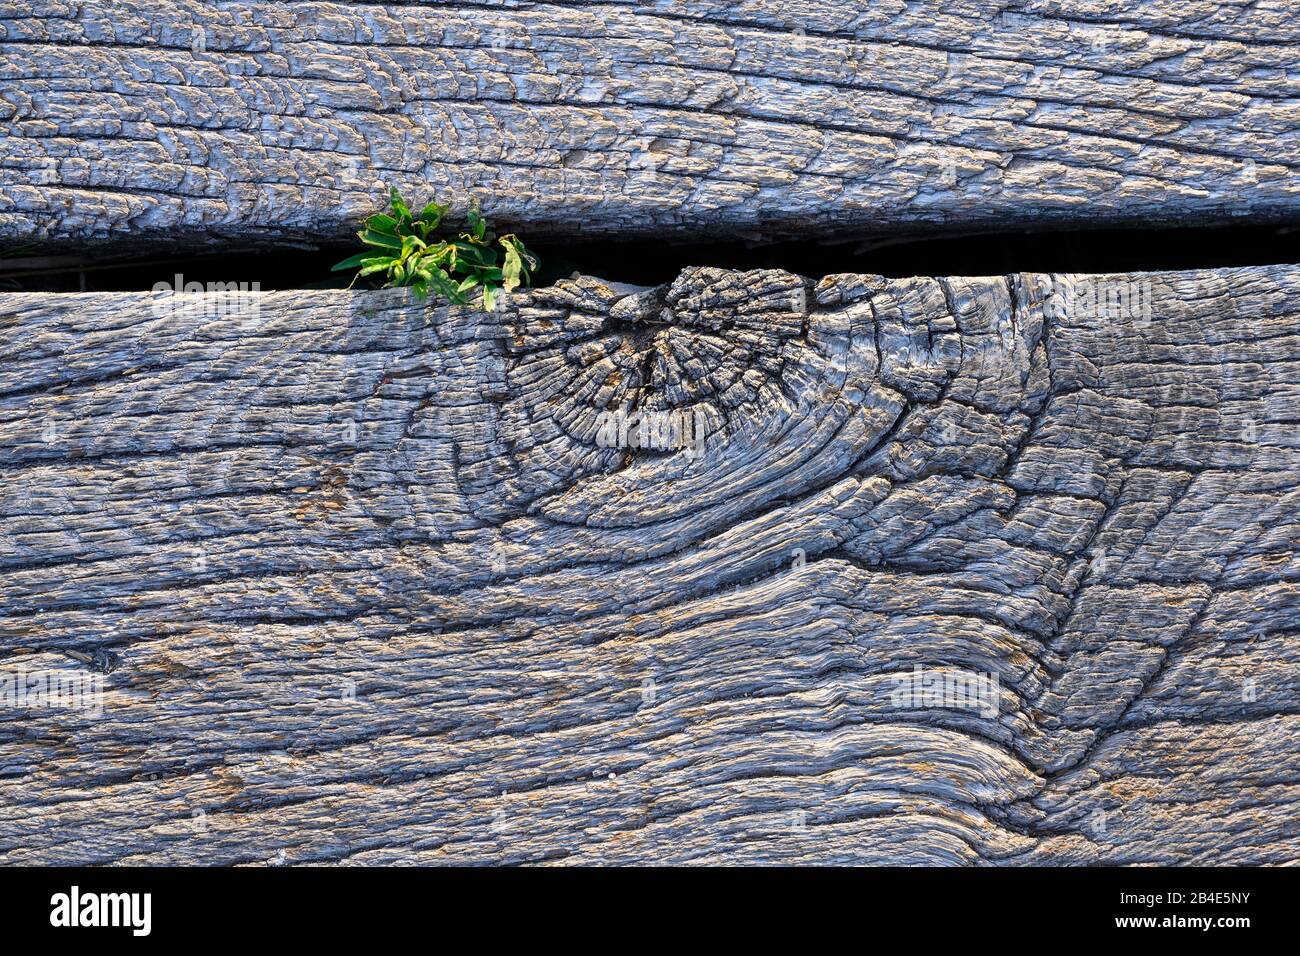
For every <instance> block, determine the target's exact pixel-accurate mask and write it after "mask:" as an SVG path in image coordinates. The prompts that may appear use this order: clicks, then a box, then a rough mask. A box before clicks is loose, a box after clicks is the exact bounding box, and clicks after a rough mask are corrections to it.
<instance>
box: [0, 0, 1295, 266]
mask: <svg viewBox="0 0 1300 956" xmlns="http://www.w3.org/2000/svg"><path fill="white" fill-rule="evenodd" d="M1298 60H1300V30H1298V29H1297V26H1296V22H1295V17H1294V9H1292V7H1291V5H1290V4H1288V3H1286V2H1285V0H1264V2H1252V3H1242V2H1236V0H1190V2H1183V0H1179V2H1177V3H1166V2H1149V0H1113V2H1111V0H1107V2H1099V0H1027V2H1020V3H1015V4H1010V5H1008V4H1007V3H1006V2H1005V0H956V2H954V0H921V2H915V3H906V4H903V3H892V2H891V3H872V4H863V3H861V2H858V0H819V2H817V3H806V2H781V0H748V2H742V3H732V2H726V3H723V2H720V0H629V2H608V3H585V2H576V0H569V2H554V3H531V2H530V3H524V2H510V3H500V4H494V5H492V6H491V7H487V6H484V5H482V4H461V3H452V2H431V3H423V4H397V3H388V4H370V3H367V4H357V5H348V4H328V3H300V2H292V3H271V2H239V3H215V4H213V3H203V2H198V0H175V2H174V0H166V2H164V0H95V2H81V0H78V2H73V0H36V2H34V3H33V2H32V0H22V2H8V0H6V2H3V3H0V119H3V121H4V122H3V126H0V157H2V159H0V239H10V240H30V239H57V240H64V241H67V240H74V239H75V240H85V239H102V238H117V239H121V238H123V237H134V238H137V239H147V238H150V237H152V238H155V239H159V238H161V239H163V240H166V241H172V240H174V239H175V238H176V237H177V236H178V235H180V236H185V237H186V238H188V239H198V238H204V239H220V238H223V237H224V238H229V237H232V236H235V237H238V238H240V239H248V238H250V237H257V236H268V237H269V236H279V237H284V236H308V237H322V236H324V237H330V236H342V235H345V234H347V233H348V232H349V231H350V230H351V229H352V228H353V224H354V223H355V222H356V220H357V219H358V218H359V217H360V216H361V215H362V214H364V213H366V212H369V211H372V210H373V207H374V205H375V204H376V202H377V201H378V200H379V197H380V196H381V195H382V192H383V190H382V188H381V184H382V183H385V182H387V183H393V184H396V185H399V186H402V187H403V188H404V189H406V190H408V191H409V192H410V193H412V194H416V195H420V196H424V195H427V194H429V193H430V192H436V193H437V194H438V195H440V196H442V197H444V198H451V199H453V200H454V201H455V202H456V203H457V204H458V205H459V204H462V203H464V202H465V201H466V200H467V199H468V197H470V196H471V195H476V196H478V197H480V198H481V199H482V201H483V203H484V208H485V209H486V210H487V211H488V212H489V213H490V214H491V215H492V216H493V217H494V218H495V219H496V220H499V221H501V222H503V223H505V224H507V225H510V226H515V227H520V228H526V229H528V230H530V232H532V233H534V234H537V233H550V234H568V235H576V234H601V235H617V236H622V237H628V236H633V235H647V236H655V237H666V236H671V235H674V234H689V235H692V236H696V237H699V236H706V235H726V236H734V235H735V234H736V233H737V232H739V233H742V234H750V235H756V236H806V235H807V234H808V233H809V231H810V230H818V231H826V232H840V233H849V232H862V231H866V230H883V229H892V228H898V227H907V226H916V225H918V224H947V225H955V226H962V227H976V226H992V227H994V228H997V229H1002V230H1005V229H1013V228H1019V227H1025V226H1034V225H1044V224H1048V223H1062V222H1064V223H1071V224H1099V223H1139V222H1140V223H1151V222H1181V221H1185V220H1189V219H1190V220H1196V221H1198V222H1205V221H1215V220H1225V219H1229V218H1231V217H1233V216H1237V215H1249V216H1251V217H1253V218H1254V219H1255V220H1265V219H1278V218H1283V217H1294V216H1295V214H1296V212H1297V210H1298V209H1300V184H1298V181H1297V176H1296V169H1297V167H1298V166H1300V136H1298V135H1297V132H1296V131H1297V128H1300V107H1298V106H1297V102H1298V101H1297V97H1298V96H1300V79H1297V76H1296V73H1295V70H1294V64H1295V63H1296V62H1297V61H1298Z"/></svg>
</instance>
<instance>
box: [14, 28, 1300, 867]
mask: <svg viewBox="0 0 1300 956" xmlns="http://www.w3.org/2000/svg"><path fill="white" fill-rule="evenodd" d="M372 9H373V8H372ZM227 12H229V11H227ZM291 15H293V11H290V12H289V13H287V14H286V16H291ZM337 16H338V17H343V16H344V14H342V13H340V14H338V15H337ZM331 22H333V21H331ZM1205 29H1207V30H1211V29H1218V28H1217V27H1212V26H1207V27H1205ZM1298 382H1300V268H1297V267H1292V266H1285V267H1284V266H1273V267H1256V268H1248V269H1239V270H1223V271H1203V272H1185V273H1157V274H1147V275H1127V276H1044V275H1025V274H1021V275H1012V276H1007V277H995V278H984V279H969V278H962V279H956V278H955V279H908V280H884V279H881V278H878V277H872V276H848V275H840V276H831V277H828V278H826V279H824V280H822V281H820V282H818V283H816V284H813V283H811V282H807V281H805V280H803V279H800V278H798V277H796V276H792V275H789V274H787V273H782V272H750V273H733V272H721V271H716V270H708V269H696V270H690V271H687V272H685V273H683V274H682V275H681V276H680V277H679V278H678V279H677V280H676V281H675V282H674V283H673V284H672V285H671V286H669V287H662V288H658V289H639V290H638V289H628V288H614V287H611V286H609V285H606V284H604V283H602V282H600V281H597V280H594V279H590V278H579V279H575V280H571V281H566V282H563V283H561V284H559V285H558V286H555V287H553V288H548V289H542V290H538V291H535V292H532V293H529V294H527V295H521V296H516V297H514V298H513V299H512V300H510V301H509V302H508V303H507V304H506V307H505V308H504V309H502V310H501V311H499V312H497V313H494V314H486V313H480V312H475V311H473V310H467V309H459V308H454V309H445V308H431V307H430V308H424V307H420V306H416V305H412V304H411V302H410V300H409V299H408V298H407V296H406V294H405V293H404V292H402V291H397V290H390V291H387V292H376V293H357V294H343V293H327V292H284V293H267V294H253V295H250V296H248V297H240V296H237V295H226V296H221V295H215V294H214V295H196V296H189V297H184V296H183V297H167V296H163V295H158V296H151V295H149V294H144V293H141V294H104V293H91V294H83V295H75V294H73V295H36V294H27V295H17V294H15V295H7V296H4V297H0V680H2V681H5V683H2V684H0V691H3V689H4V688H5V687H9V688H11V689H12V688H16V687H21V688H23V689H24V692H27V693H28V696H27V697H26V698H24V699H23V700H22V701H20V700H18V699H17V698H16V697H15V698H13V699H12V700H11V701H10V702H9V703H8V704H0V862H4V863H36V862H39V863H55V862H57V863H73V862H76V863H209V864H217V863H221V864H231V863H250V864H256V863H270V864H277V863H299V862H308V861H311V862H332V863H351V864H376V863H392V862H404V863H444V862H531V863H647V862H655V863H684V862H691V863H705V862H718V861H727V862H737V863H743V862H819V863H848V862H852V863H867V862H884V863H961V864H981V863H998V864H1008V863H1014V864H1040V863H1053V864H1057V863H1295V862H1296V861H1297V860H1298V859H1300V835H1297V831H1296V829H1295V819H1296V815H1297V812H1298V810H1300V807H1298V806H1297V803H1298V802H1300V789H1298V787H1297V780H1300V697H1298V696H1297V693H1298V692H1297V688H1298V687H1300V682H1298V680H1297V678H1298V677H1300V659H1298V657H1300V651H1298V650H1297V648H1298V647H1300V645H1298V644H1297V641H1296V636H1297V631H1298V630H1300V587H1298V586H1297V579H1298V578H1300V546H1298V545H1300V489H1298V488H1297V476H1298V475H1300V433H1298V432H1297V428H1296V423H1297V421H1298V420H1300V385H1297V383H1298ZM620 408H621V409H625V410H626V411H627V412H628V413H629V414H632V413H636V414H642V415H652V414H658V415H660V417H659V418H657V419H651V418H646V419H645V421H646V422H647V423H649V422H652V421H654V422H657V423H659V424H660V425H662V424H664V423H665V422H667V423H668V424H671V422H672V421H673V419H672V418H670V417H665V416H671V415H677V416H679V418H678V419H677V421H678V427H679V436H678V437H679V439H680V436H681V435H682V434H685V433H686V432H685V431H683V429H686V428H688V429H689V434H690V436H691V437H692V438H696V437H698V438H700V441H699V442H698V443H696V444H694V445H690V444H688V445H686V446H685V447H672V448H662V449H658V450H654V449H646V448H632V447H620V443H622V442H623V439H624V437H625V435H624V434H623V433H620V431H619V429H618V428H613V429H612V430H609V429H607V430H606V431H605V432H604V433H603V436H604V439H605V440H606V441H605V443H606V444H609V441H610V440H612V442H613V445H612V446H611V447H602V444H601V440H602V438H601V436H602V432H601V429H602V428H603V427H606V426H608V420H602V419H601V418H600V415H601V413H602V412H605V411H607V410H611V409H614V410H617V409H620ZM697 427H698V428H699V429H700V430H699V431H698V432H697V431H695V429H696V428H697ZM642 428H644V431H642V429H641V428H639V429H638V431H637V432H636V434H637V436H638V437H640V436H642V435H643V434H644V435H647V436H648V435H650V434H651V429H650V428H649V427H648V425H647V426H642ZM660 433H661V432H660V430H659V429H655V430H654V434H656V435H660ZM662 433H663V435H666V436H667V438H666V440H664V441H661V442H660V444H666V445H674V444H680V441H678V442H676V443H674V442H673V441H672V434H671V431H670V430H669V429H667V428H665V429H663V430H662ZM626 437H627V440H628V443H629V444H630V441H631V436H630V434H628V435H627V436H626ZM918 668H919V670H918ZM51 674H57V675H62V676H65V677H77V678H78V679H81V680H84V681H85V682H86V683H85V684H84V685H83V686H84V687H85V688H86V689H88V690H89V691H90V693H87V694H85V695H83V696H82V697H80V698H76V699H75V700H73V699H72V698H69V697H66V696H64V697H59V698H54V699H49V698H47V699H41V698H40V697H39V696H38V697H32V696H31V691H32V688H35V689H36V693H38V694H39V693H40V692H41V690H42V688H49V687H50V681H51V676H50V675H51ZM19 675H21V678H22V679H21V682H20V681H19ZM936 681H938V683H935V682H936ZM96 682H98V684H99V685H100V686H99V688H98V689H100V690H102V693H101V694H100V695H99V696H95V694H94V693H93V691H94V690H96V689H97V687H96ZM914 692H915V693H914ZM56 704H66V705H68V706H63V707H61V706H54V705H56Z"/></svg>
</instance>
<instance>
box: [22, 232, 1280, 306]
mask: <svg viewBox="0 0 1300 956" xmlns="http://www.w3.org/2000/svg"><path fill="white" fill-rule="evenodd" d="M526 238H527V237H525V239H526ZM533 248H534V251H536V252H537V254H538V256H539V257H540V258H541V261H542V269H541V272H540V274H539V275H538V276H537V283H536V284H538V285H548V284H550V283H552V282H554V281H556V280H557V279H559V278H562V277H564V276H568V275H571V274H572V273H574V272H582V273H585V274H587V275H593V276H598V277H600V278H603V279H607V280H610V281H613V282H625V283H631V284H635V285H658V284H660V283H663V282H671V281H672V280H673V279H674V278H676V276H677V275H678V274H679V273H680V272H681V271H682V269H684V268H685V267H687V266H716V267H719V268H727V269H785V270H788V271H790V272H794V273H798V274H800V275H804V276H808V277H810V278H814V279H816V278H820V277H821V276H824V275H829V274H831V273H836V272H861V273H874V274H878V275H884V276H888V277H904V276H914V275H928V276H961V275H967V276H972V275H1002V274H1006V273H1011V272H1093V273H1098V272H1100V273H1104V272H1148V271H1160V270H1178V269H1208V268H1229V267H1234V266H1250V265H1270V264H1276V263H1300V225H1291V226H1277V225H1266V226H1262V225H1250V226H1238V227H1232V226H1230V227H1204V228H1194V227H1187V228H1178V229H1103V230H1078V231H1053V232H1010V233H974V234H963V235H952V234H947V235H944V234H915V235H899V234H891V235H888V236H883V235H882V236H864V237H859V238H857V239H839V240H836V241H834V242H814V241H801V242H774V243H767V244H754V243H748V242H741V241H735V242H701V243H690V242H682V241H667V240H666V241H662V242H660V241H645V240H637V241H629V242H614V241H599V242H591V241H584V242H569V243H565V242H556V241H544V242H541V243H538V244H536V245H534V246H533ZM357 250H358V247H357V246H347V245H328V246H322V247H320V248H316V249H303V248H301V247H281V248H274V247H273V248H258V249H243V250H239V249H233V250H229V251H225V252H221V253H216V254H213V253H202V254H200V253H195V254H188V255H187V254H178V255H174V256H172V255H166V254H162V253H152V254H150V255H147V256H141V255H134V256H130V257H117V258H114V257H113V256H112V255H110V254H107V253H105V252H102V251H101V252H96V253H92V254H86V255H68V254H66V253H47V254H41V253H40V252H35V253H34V254H33V253H32V251H31V250H28V254H27V255H22V256H19V255H14V254H12V253H5V252H3V251H0V291H11V292H18V291H30V292H76V291H83V290H84V291H103V292H129V291H148V290H150V289H152V288H153V287H154V286H155V284H157V283H160V282H166V283H169V284H172V285H174V284H175V282H176V277H177V274H178V273H179V274H180V276H181V277H183V280H184V282H199V283H203V284H205V285H206V284H207V283H209V282H223V283H231V282H233V283H248V284H249V285H248V287H249V288H260V289H262V290H268V291H269V290H274V289H330V288H343V287H345V286H346V285H347V284H348V281H349V276H348V275H344V274H339V273H331V272H330V266H332V265H333V264H334V263H335V262H337V261H338V260H340V259H342V258H344V257H346V256H348V255H350V254H351V253H352V252H355V251H357ZM363 281H364V280H363ZM254 283H256V285H254ZM358 285H359V287H360V285H361V284H358ZM364 287H366V288H369V287H370V286H369V285H366V286H364Z"/></svg>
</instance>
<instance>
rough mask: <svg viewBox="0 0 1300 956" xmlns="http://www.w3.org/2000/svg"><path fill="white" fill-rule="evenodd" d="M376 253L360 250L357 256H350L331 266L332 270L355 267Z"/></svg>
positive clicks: (339, 270) (340, 270)
mask: <svg viewBox="0 0 1300 956" xmlns="http://www.w3.org/2000/svg"><path fill="white" fill-rule="evenodd" d="M372 255H374V253H371V252H358V253H357V254H356V255H355V256H348V257H347V258H346V259H344V260H343V261H342V262H339V263H336V264H335V265H333V266H331V267H330V272H342V271H343V270H344V269H355V268H356V267H357V266H359V265H361V263H362V262H363V261H364V260H366V259H368V258H370V257H371V256H372Z"/></svg>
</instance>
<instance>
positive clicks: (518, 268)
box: [501, 240, 524, 292]
mask: <svg viewBox="0 0 1300 956" xmlns="http://www.w3.org/2000/svg"><path fill="white" fill-rule="evenodd" d="M502 245H504V246H505V249H506V262H505V265H504V266H502V267H501V285H502V287H503V288H504V289H505V290H506V291H507V292H514V291H515V289H517V288H518V287H519V273H520V272H522V271H523V268H524V262H523V260H522V259H521V258H519V250H518V249H516V248H515V247H514V246H513V245H510V244H509V243H506V242H505V241H504V240H502Z"/></svg>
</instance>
